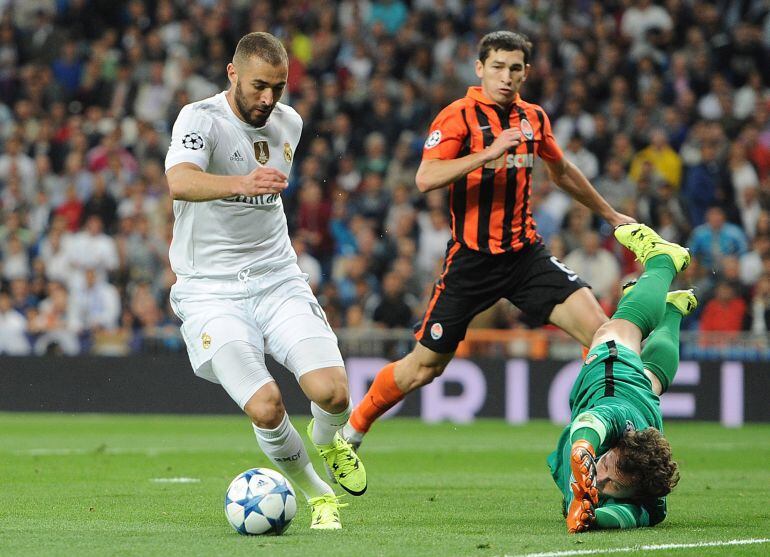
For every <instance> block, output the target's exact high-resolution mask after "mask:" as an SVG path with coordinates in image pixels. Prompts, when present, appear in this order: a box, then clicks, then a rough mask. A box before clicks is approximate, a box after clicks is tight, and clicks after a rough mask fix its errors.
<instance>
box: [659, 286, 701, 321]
mask: <svg viewBox="0 0 770 557" xmlns="http://www.w3.org/2000/svg"><path fill="white" fill-rule="evenodd" d="M666 303H667V304H671V305H672V306H674V307H675V308H676V309H677V311H678V312H679V313H681V314H682V315H683V316H685V317H687V316H688V315H690V314H691V313H692V312H693V311H695V308H697V307H698V298H696V297H695V293H694V292H693V290H692V288H690V289H689V290H674V291H672V292H669V293H668V294H667V295H666Z"/></svg>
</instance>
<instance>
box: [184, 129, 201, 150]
mask: <svg viewBox="0 0 770 557" xmlns="http://www.w3.org/2000/svg"><path fill="white" fill-rule="evenodd" d="M182 147H184V148H185V149H190V150H192V151H199V150H201V149H203V148H204V147H205V145H204V143H203V137H202V136H201V134H199V133H197V132H190V133H188V134H187V135H185V136H184V137H183V138H182Z"/></svg>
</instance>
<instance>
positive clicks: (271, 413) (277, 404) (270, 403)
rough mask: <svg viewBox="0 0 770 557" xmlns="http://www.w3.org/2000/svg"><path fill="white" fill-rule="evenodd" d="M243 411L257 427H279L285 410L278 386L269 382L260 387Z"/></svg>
mask: <svg viewBox="0 0 770 557" xmlns="http://www.w3.org/2000/svg"><path fill="white" fill-rule="evenodd" d="M243 411H244V412H245V413H246V415H247V416H248V417H249V418H251V421H252V422H254V425H256V426H257V427H261V428H263V429H274V428H276V427H278V426H279V425H281V421H282V420H283V415H284V414H285V413H286V409H285V408H284V406H283V399H282V398H281V391H280V390H279V389H278V385H276V384H275V383H274V382H270V383H267V384H266V385H264V386H262V387H261V388H260V389H259V390H258V391H257V392H256V393H254V395H253V396H252V397H251V398H250V399H249V400H248V402H247V403H246V404H245V405H244V407H243Z"/></svg>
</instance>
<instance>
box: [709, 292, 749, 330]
mask: <svg viewBox="0 0 770 557" xmlns="http://www.w3.org/2000/svg"><path fill="white" fill-rule="evenodd" d="M714 293H715V296H714V298H713V299H712V300H710V301H708V302H707V303H706V305H705V306H704V307H703V311H702V312H701V315H700V330H701V331H715V332H723V333H726V332H733V333H735V332H738V331H742V330H743V329H744V325H745V320H746V317H747V304H746V301H745V300H744V299H743V298H741V297H740V296H739V295H738V294H737V293H736V292H735V288H733V286H732V285H731V284H730V283H729V282H727V281H720V282H718V283H717V285H716V287H715V289H714Z"/></svg>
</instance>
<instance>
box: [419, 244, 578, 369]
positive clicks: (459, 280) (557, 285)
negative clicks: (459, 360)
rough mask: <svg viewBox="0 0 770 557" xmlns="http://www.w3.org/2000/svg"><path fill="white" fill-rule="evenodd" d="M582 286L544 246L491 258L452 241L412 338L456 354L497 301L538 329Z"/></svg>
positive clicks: (428, 346)
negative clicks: (512, 307) (478, 317)
mask: <svg viewBox="0 0 770 557" xmlns="http://www.w3.org/2000/svg"><path fill="white" fill-rule="evenodd" d="M583 287H588V284H587V283H585V282H584V281H583V280H582V279H581V278H580V277H579V276H577V274H576V273H574V272H572V271H571V270H569V269H568V268H567V267H565V266H564V264H563V263H561V262H560V261H559V260H558V259H556V258H555V257H554V256H552V255H551V252H550V251H548V248H546V247H545V246H544V245H543V243H542V242H537V243H535V244H534V245H531V246H526V247H525V248H523V249H522V250H520V251H517V252H513V253H504V254H500V255H490V254H486V253H481V252H478V251H475V250H472V249H468V248H467V247H465V246H463V245H462V244H460V243H458V242H453V241H450V243H449V246H448V248H447V254H446V259H445V260H444V270H443V272H442V273H441V276H440V277H439V279H438V280H437V281H436V284H435V285H434V286H433V293H432V294H431V299H430V302H429V303H428V309H427V310H426V311H425V315H424V316H423V318H422V320H421V321H420V322H419V323H418V324H417V325H416V326H415V328H414V329H415V337H416V338H417V340H418V341H420V343H421V344H423V345H424V346H426V347H427V348H429V349H431V350H433V351H434V352H439V353H442V354H446V353H449V352H454V351H455V350H456V349H457V345H458V344H459V343H460V341H461V340H463V339H464V338H465V332H466V330H467V328H468V323H470V322H471V319H473V318H474V317H475V316H476V315H477V314H479V313H481V312H482V311H484V310H485V309H487V308H490V307H492V305H494V304H495V303H496V302H497V301H498V300H500V299H501V298H505V299H507V300H509V301H510V302H511V303H512V304H513V305H515V306H516V307H517V308H519V309H520V310H521V311H523V312H524V313H525V314H526V315H527V317H528V322H529V323H531V324H533V325H542V324H544V323H547V322H548V318H549V317H550V315H551V312H552V311H553V308H554V307H555V306H557V305H558V304H560V303H562V302H563V301H564V300H566V299H567V298H569V296H570V295H571V294H572V293H573V292H575V291H576V290H579V289H580V288H583ZM589 288H590V287H589Z"/></svg>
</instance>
